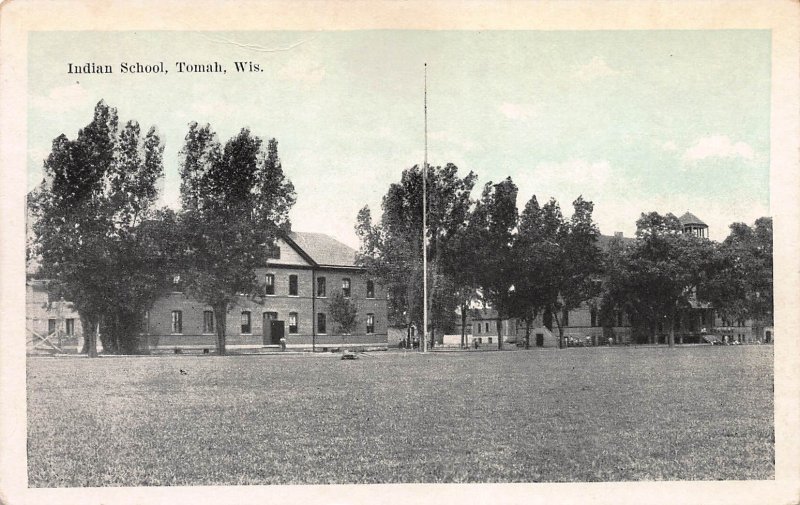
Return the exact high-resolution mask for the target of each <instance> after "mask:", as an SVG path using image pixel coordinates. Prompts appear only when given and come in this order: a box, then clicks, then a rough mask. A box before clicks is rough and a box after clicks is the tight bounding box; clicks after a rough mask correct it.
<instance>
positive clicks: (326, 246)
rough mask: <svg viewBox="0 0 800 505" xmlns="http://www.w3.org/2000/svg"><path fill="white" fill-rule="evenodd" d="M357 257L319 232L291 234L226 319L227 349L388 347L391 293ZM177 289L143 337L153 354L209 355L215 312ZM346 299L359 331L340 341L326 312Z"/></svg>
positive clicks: (151, 317)
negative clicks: (337, 297) (282, 344)
mask: <svg viewBox="0 0 800 505" xmlns="http://www.w3.org/2000/svg"><path fill="white" fill-rule="evenodd" d="M355 256H356V251H355V250H353V249H352V248H350V247H348V246H346V245H345V244H342V243H341V242H338V241H337V240H335V239H334V238H332V237H330V236H328V235H325V234H321V233H300V232H291V233H289V234H288V235H287V236H285V237H283V238H281V239H278V240H277V241H276V247H275V248H274V249H273V250H272V251H271V259H269V260H268V261H267V264H266V265H265V266H264V267H263V268H259V269H257V270H256V275H257V277H258V279H259V281H260V284H261V292H260V293H259V294H258V295H256V296H248V297H246V296H242V297H240V299H239V302H238V303H237V305H236V306H235V307H234V308H232V309H231V310H230V311H229V312H228V315H227V325H226V338H227V346H228V347H229V348H233V349H236V348H258V347H264V346H274V345H278V344H279V341H280V338H281V337H284V338H285V339H286V344H287V347H289V348H312V347H315V348H316V349H318V350H324V349H328V348H336V347H342V346H344V345H346V346H347V347H359V348H375V347H376V348H386V346H387V333H388V331H387V311H386V293H385V290H384V288H383V287H382V286H381V285H380V284H379V283H378V282H377V280H375V279H373V278H371V277H370V276H368V275H367V272H366V270H365V269H364V268H362V267H360V266H358V265H356V264H355ZM174 284H175V290H174V292H172V293H169V294H166V295H164V296H162V297H161V298H159V299H158V300H157V301H156V302H155V304H154V305H153V307H152V308H151V310H150V311H149V312H148V314H147V325H146V332H145V335H143V338H144V339H145V340H146V346H147V347H149V348H150V349H176V348H178V349H189V348H195V349H199V348H202V349H210V350H213V349H214V346H215V342H216V337H215V328H216V324H217V321H215V318H214V313H213V311H212V309H211V307H209V306H207V305H205V304H203V303H201V302H198V301H197V300H194V299H192V298H191V297H189V296H188V295H187V294H185V293H183V291H182V286H181V282H180V279H179V278H176V279H175V283H174ZM336 292H340V293H342V294H344V296H345V297H346V298H349V299H350V300H352V302H353V303H354V304H355V306H356V307H357V310H358V323H357V329H356V331H354V332H353V333H352V334H350V335H341V334H337V332H336V329H335V323H334V321H332V319H331V316H330V313H329V311H328V304H329V301H330V297H331V296H333V294H334V293H336Z"/></svg>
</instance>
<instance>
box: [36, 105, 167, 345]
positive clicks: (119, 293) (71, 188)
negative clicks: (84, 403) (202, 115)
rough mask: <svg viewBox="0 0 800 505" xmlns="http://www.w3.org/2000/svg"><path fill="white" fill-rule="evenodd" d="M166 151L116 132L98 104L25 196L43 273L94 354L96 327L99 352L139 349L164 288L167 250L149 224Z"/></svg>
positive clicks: (135, 130) (61, 142)
mask: <svg viewBox="0 0 800 505" xmlns="http://www.w3.org/2000/svg"><path fill="white" fill-rule="evenodd" d="M163 151H164V146H163V144H162V142H161V139H160V138H159V136H158V133H157V131H156V129H155V127H151V128H150V129H149V130H148V131H147V133H146V134H144V135H143V134H142V132H141V129H140V127H139V124H138V123H137V122H136V121H129V122H127V123H126V124H125V126H124V127H122V128H121V129H120V127H119V120H118V116H117V111H116V109H114V108H113V107H109V106H108V105H107V104H106V103H105V102H103V101H101V102H99V103H98V104H97V106H96V107H95V109H94V117H93V119H92V121H91V122H90V123H89V124H88V125H87V126H86V127H84V128H82V129H81V130H80V131H79V132H78V136H77V138H76V139H74V140H70V139H68V138H67V137H66V135H63V134H62V135H60V136H59V137H57V138H56V139H55V140H53V146H52V151H51V153H50V155H49V156H48V157H47V159H46V160H45V162H44V173H45V179H44V181H42V183H41V184H40V185H39V187H37V188H36V189H35V190H34V191H33V192H32V194H31V195H30V197H29V202H28V203H29V208H30V211H31V217H32V219H33V221H34V222H33V230H34V234H35V240H34V244H33V246H34V251H33V256H36V257H37V258H38V259H39V261H40V264H41V271H40V275H41V276H43V277H45V278H47V279H49V280H51V281H52V284H51V290H52V291H55V292H56V293H58V294H60V295H63V296H64V297H66V298H68V299H70V300H71V301H73V303H74V304H75V308H76V309H77V310H78V311H79V313H80V314H81V319H82V322H83V328H84V332H85V334H86V337H87V338H86V344H85V348H84V351H85V352H88V353H89V354H90V355H94V354H95V341H96V338H97V333H96V331H97V329H98V328H100V330H101V333H100V336H101V340H102V343H103V348H104V350H106V351H109V352H133V351H135V350H136V347H137V335H138V332H139V331H140V329H141V324H142V320H143V315H144V311H146V310H147V308H149V306H150V304H151V303H152V301H153V300H154V299H155V297H156V296H157V295H158V294H159V293H160V291H161V289H162V288H163V282H162V279H163V275H162V274H163V271H162V269H163V268H165V267H166V264H167V261H166V259H165V258H164V257H163V256H161V254H160V252H161V251H162V250H163V245H164V243H163V241H162V239H161V237H160V236H159V235H158V234H157V233H156V231H157V229H156V228H153V227H151V226H150V221H151V220H152V219H154V218H156V217H157V216H158V213H157V212H156V211H155V208H154V206H155V200H156V197H157V187H156V185H157V181H158V180H159V179H160V178H161V177H162V175H163V170H164V169H163V163H162V156H163Z"/></svg>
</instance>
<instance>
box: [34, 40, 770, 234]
mask: <svg viewBox="0 0 800 505" xmlns="http://www.w3.org/2000/svg"><path fill="white" fill-rule="evenodd" d="M28 49H29V72H28V89H29V96H28V114H29V116H28V188H29V189H32V188H33V187H34V186H35V185H36V184H38V183H39V182H40V181H41V179H42V161H43V160H44V159H45V158H46V157H47V155H48V153H49V151H50V148H51V143H52V140H53V139H54V138H55V137H57V136H58V135H60V134H62V133H63V134H66V135H67V137H69V138H74V137H75V136H76V135H77V132H78V130H79V129H80V128H81V127H83V126H85V125H86V124H88V123H89V122H90V121H91V117H92V111H93V108H94V105H95V104H96V103H97V102H98V101H99V100H100V99H104V100H105V101H106V102H107V103H108V104H109V105H111V106H113V107H116V108H117V109H118V112H119V117H120V122H121V124H122V123H124V122H125V121H128V120H136V121H138V122H139V123H140V125H141V126H142V127H143V129H144V128H148V127H149V126H151V125H155V126H156V127H157V128H158V130H159V133H160V135H161V138H162V140H163V141H164V143H165V151H164V165H165V177H164V181H163V191H162V193H161V197H160V198H161V203H162V204H164V205H169V206H173V207H177V206H178V201H179V186H180V177H179V167H180V161H179V156H178V152H179V151H180V149H181V147H182V144H183V139H184V136H185V135H186V132H187V130H188V124H189V123H190V122H191V121H197V122H198V123H209V124H211V126H212V128H213V129H214V130H215V131H216V132H217V134H218V135H219V139H220V141H221V142H223V143H224V142H225V141H226V140H228V139H229V138H231V137H232V136H234V135H235V134H236V133H238V131H239V130H240V129H241V128H242V127H249V128H250V129H251V130H252V132H253V134H255V135H257V136H259V137H262V138H273V137H274V138H276V139H277V140H278V150H279V154H280V157H281V161H282V165H283V168H284V171H285V173H286V175H287V177H288V178H289V179H291V181H292V182H293V184H294V186H295V189H296V191H297V203H296V205H295V207H294V208H293V209H292V211H291V214H290V218H291V221H292V224H293V228H294V229H295V230H298V231H314V232H322V233H328V234H330V235H332V236H334V237H336V238H337V239H339V240H341V241H343V242H345V243H346V244H348V245H351V246H353V247H358V239H357V238H356V235H355V232H354V229H353V228H354V225H355V219H356V215H357V212H358V210H359V209H360V208H362V207H363V206H364V205H369V207H370V208H371V209H372V212H373V216H378V215H379V214H380V204H381V199H382V197H383V195H384V194H385V193H386V191H387V189H388V187H389V185H390V184H391V183H392V182H395V181H399V179H400V174H401V172H402V170H403V169H406V168H409V167H411V166H413V165H418V164H421V163H422V160H423V154H424V126H423V125H424V123H423V79H424V77H423V75H424V74H423V65H424V64H425V63H427V69H428V70H427V83H428V162H429V163H430V164H431V165H444V164H446V163H451V162H452V163H455V164H456V165H457V166H458V167H459V170H460V171H462V172H463V173H464V174H466V173H468V172H469V171H473V172H475V173H476V174H478V184H477V185H476V190H475V192H474V196H475V197H477V196H479V194H480V188H481V187H482V186H483V184H484V183H486V182H488V181H495V182H497V181H499V180H502V179H504V178H505V177H507V176H511V178H512V179H513V180H514V182H515V183H516V184H517V185H518V186H519V189H520V193H519V200H518V206H519V207H520V208H522V207H524V205H525V203H526V202H527V201H528V200H529V199H530V197H531V196H532V195H534V194H535V195H536V196H537V198H538V199H539V201H540V202H541V201H544V200H547V199H549V198H550V197H554V198H556V199H557V200H558V201H559V203H560V204H561V206H562V209H563V210H564V212H565V214H567V215H569V214H570V213H571V202H572V201H573V200H574V199H575V198H577V197H578V196H579V195H582V196H583V197H584V198H586V199H589V200H591V201H593V202H594V204H595V211H594V218H595V221H596V222H597V223H598V226H599V227H600V230H601V232H602V233H604V234H612V233H614V232H616V231H621V232H623V233H624V234H625V235H626V236H632V235H633V234H634V232H635V230H636V227H635V223H636V219H638V217H639V216H640V214H641V213H642V212H649V211H658V212H661V213H666V212H672V213H674V214H676V215H678V216H680V215H681V214H683V213H684V212H686V211H687V210H688V211H691V212H692V213H693V214H695V215H697V216H698V217H700V218H701V219H703V220H704V221H705V222H706V223H707V224H708V225H709V228H710V229H709V231H710V235H711V238H712V239H716V240H722V239H724V238H725V236H727V233H728V226H729V225H730V224H731V223H732V222H739V221H743V222H747V223H752V222H753V221H754V220H755V219H757V218H758V217H761V216H765V215H769V214H770V211H769V205H770V199H769V169H770V160H769V150H770V144H769V142H770V33H769V31H765V30H717V31H686V30H674V31H484V32H481V31H410V30H408V31H403V30H384V31H327V32H291V31H272V32H226V33H223V32H185V31H184V32H34V33H31V35H30V38H29V47H28ZM137 61H138V62H141V63H142V64H152V63H158V62H161V61H163V62H164V64H165V68H166V69H167V70H168V73H167V74H163V75H159V74H150V75H148V74H138V75H134V74H122V73H120V72H119V66H120V63H122V62H128V63H133V62H137ZM179 61H182V62H187V63H192V64H205V63H212V62H214V61H216V62H219V63H220V64H221V65H222V66H223V67H224V68H226V70H227V72H226V73H224V74H198V73H193V74H186V73H184V74H181V73H178V72H177V69H176V67H175V63H176V62H179ZM234 61H252V62H254V63H257V64H258V65H259V66H260V67H261V69H262V70H263V71H262V72H253V73H237V72H236V71H235V69H234V64H233V62H234ZM87 62H94V63H96V64H109V65H112V67H113V69H114V73H112V74H82V75H76V74H72V75H70V74H68V73H67V64H68V63H73V64H79V65H80V64H84V63H87Z"/></svg>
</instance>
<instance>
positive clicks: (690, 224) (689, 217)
mask: <svg viewBox="0 0 800 505" xmlns="http://www.w3.org/2000/svg"><path fill="white" fill-rule="evenodd" d="M678 220H679V221H680V222H681V226H683V233H686V234H692V235H694V236H696V237H700V238H709V236H708V225H707V224H706V223H704V222H703V220H702V219H700V218H699V217H697V216H695V215H694V214H692V213H691V212H689V211H687V212H686V213H685V214H684V215H682V216H681V217H679V218H678Z"/></svg>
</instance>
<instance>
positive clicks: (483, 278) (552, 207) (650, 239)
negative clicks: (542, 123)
mask: <svg viewBox="0 0 800 505" xmlns="http://www.w3.org/2000/svg"><path fill="white" fill-rule="evenodd" d="M422 176H423V173H422V170H421V169H420V168H419V167H416V166H415V167H412V168H410V169H408V170H405V171H404V172H403V173H402V176H401V179H400V182H399V183H394V184H392V185H391V186H390V187H389V190H388V192H387V194H386V195H385V196H384V198H383V202H382V211H383V212H382V214H381V217H380V220H379V221H377V222H376V221H374V220H373V218H372V213H371V211H370V209H369V208H368V207H364V208H363V209H362V210H361V211H360V212H359V214H358V218H357V224H356V232H357V234H358V236H359V238H360V240H361V248H360V251H359V261H360V262H361V264H362V265H364V266H366V267H367V268H368V269H370V270H371V271H372V273H373V275H376V276H378V277H379V278H380V279H381V280H382V281H383V283H384V284H385V285H386V288H387V292H388V293H389V317H390V321H391V322H392V323H393V324H396V325H401V326H409V325H412V324H414V325H416V326H417V327H419V328H421V327H422V293H421V286H422V275H423V273H422V264H421V255H422V243H423V229H422V195H421V193H422V190H421V188H422ZM427 177H428V180H427V187H428V202H429V204H428V223H429V226H428V229H427V230H426V232H425V237H426V239H427V240H426V242H427V247H428V258H429V265H430V267H429V271H428V275H429V276H430V277H429V285H430V286H432V289H431V293H432V294H431V299H432V304H431V314H430V324H431V327H432V328H433V330H434V331H437V330H438V331H442V332H450V331H452V330H453V326H454V325H453V319H454V318H453V315H454V314H455V313H456V312H460V314H461V328H462V345H464V344H465V343H466V339H465V326H466V324H465V323H466V319H467V316H468V314H469V308H470V306H471V305H472V302H473V301H475V300H477V299H482V300H483V301H486V302H489V303H490V304H491V306H492V307H493V308H494V309H495V311H496V313H497V317H498V319H505V318H518V319H520V320H521V321H524V323H525V327H526V337H529V336H530V331H531V329H532V326H533V324H534V321H536V320H537V318H538V317H540V316H541V319H542V320H543V322H544V324H545V326H547V327H548V328H550V329H554V328H557V331H558V335H559V340H560V342H561V343H562V345H563V339H564V318H565V315H566V313H568V311H570V310H574V309H576V308H578V307H579V306H580V305H581V304H583V303H587V302H588V303H592V304H594V305H595V306H596V308H597V309H598V314H599V316H600V322H601V324H602V325H603V326H614V321H615V319H616V318H615V317H614V316H615V314H617V313H618V312H619V311H621V310H622V311H625V312H626V313H627V314H629V317H630V318H631V319H632V320H634V321H635V322H636V323H637V324H639V325H640V326H642V327H646V328H649V329H650V339H651V341H652V339H654V338H655V328H656V326H657V324H658V323H663V322H664V321H666V322H667V323H668V327H669V328H670V338H669V343H673V342H674V335H675V322H676V319H677V317H678V314H679V313H680V311H681V310H683V309H686V308H689V307H691V306H692V303H696V302H697V301H705V302H707V303H710V304H713V306H714V307H715V308H716V309H717V311H718V312H719V313H720V314H721V315H723V317H725V318H729V319H731V320H742V319H757V320H761V321H765V322H766V323H767V324H769V320H771V317H772V316H771V311H772V284H771V283H772V221H771V219H769V218H761V219H759V220H758V221H756V224H755V228H750V227H749V226H747V225H745V224H742V223H735V224H733V225H732V226H731V235H730V236H729V237H728V238H727V239H726V240H725V241H724V242H722V243H721V244H720V243H716V242H711V241H709V240H706V239H702V238H699V237H696V236H694V235H690V234H684V233H683V230H682V226H681V224H680V221H679V220H678V219H677V218H676V217H675V216H674V215H672V214H667V215H660V214H658V213H656V212H651V213H648V214H642V217H641V218H640V219H639V221H638V222H637V233H636V240H635V241H633V243H624V242H623V241H622V239H616V240H614V241H612V243H611V244H610V245H609V247H607V248H605V249H601V248H600V247H598V238H599V236H600V233H599V231H598V228H597V226H596V224H595V223H594V221H593V219H592V212H593V204H592V202H589V201H587V200H584V199H583V198H582V197H578V198H577V199H576V200H575V201H574V202H573V203H572V207H573V209H572V214H571V216H570V217H569V218H567V217H565V216H564V215H563V213H562V211H561V208H560V206H559V204H558V202H557V201H556V200H555V199H550V200H549V201H547V202H546V203H544V204H543V205H542V204H540V202H539V200H538V199H537V197H536V196H535V195H534V196H532V197H531V198H530V200H529V201H528V202H527V203H526V205H525V207H524V210H523V211H522V213H521V214H519V213H518V211H517V196H518V189H517V187H516V185H515V184H514V182H513V181H512V180H511V178H507V179H505V180H503V181H500V182H498V183H493V182H489V183H486V184H485V186H484V187H483V190H482V193H481V195H480V197H479V198H478V199H477V200H476V201H473V200H472V198H471V197H470V194H471V192H472V190H473V188H474V185H475V180H476V176H475V174H474V173H472V172H470V173H468V174H467V175H465V176H463V177H462V176H460V175H459V174H458V169H457V167H455V166H454V165H452V164H448V165H446V166H444V167H430V168H429V170H428V175H427ZM498 323H499V321H498ZM498 328H500V325H499V324H498ZM498 340H499V341H500V345H501V346H502V338H501V339H498Z"/></svg>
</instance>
